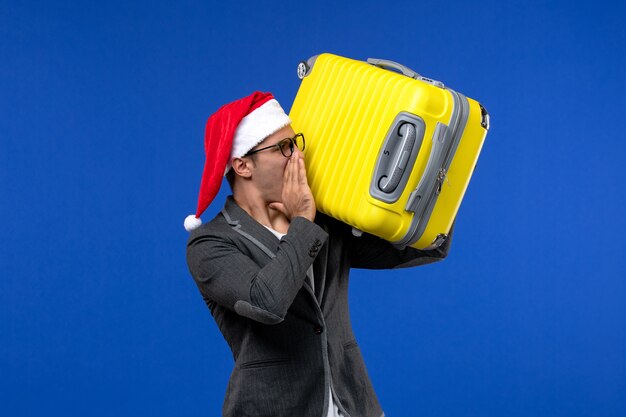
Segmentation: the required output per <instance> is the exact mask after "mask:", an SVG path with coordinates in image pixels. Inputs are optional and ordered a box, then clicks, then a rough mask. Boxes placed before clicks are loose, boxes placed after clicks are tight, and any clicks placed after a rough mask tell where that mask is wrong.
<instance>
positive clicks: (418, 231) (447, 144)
mask: <svg viewBox="0 0 626 417" xmlns="http://www.w3.org/2000/svg"><path fill="white" fill-rule="evenodd" d="M398 71H399V72H398ZM298 76H299V77H300V79H301V80H302V82H301V85H300V88H299V90H298V93H297V95H296V98H295V101H294V103H293V106H292V108H291V111H290V114H289V116H290V117H291V119H292V121H293V127H294V129H295V130H296V132H302V133H303V134H304V137H305V140H306V147H305V150H304V155H305V161H306V164H307V175H308V180H309V184H310V186H311V190H312V192H313V195H314V197H315V201H316V203H317V208H318V210H319V211H321V212H322V213H325V214H328V215H329V216H331V217H334V218H336V219H338V220H341V221H343V222H344V223H347V224H349V225H351V226H352V227H353V228H354V229H353V230H354V232H355V234H357V235H358V234H359V233H361V232H368V233H371V234H374V235H377V236H379V237H381V238H383V239H386V240H388V241H390V242H392V243H394V244H395V245H397V246H398V247H406V246H413V247H415V248H418V249H430V248H435V247H437V246H439V245H440V244H441V243H443V242H444V241H445V239H446V237H447V234H448V233H449V231H450V228H451V226H452V222H453V221H454V218H455V216H456V214H457V211H458V209H459V206H460V204H461V200H462V199H463V195H464V194H465V190H466V188H467V185H468V183H469V180H470V177H471V175H472V173H473V170H474V167H475V165H476V161H477V159H478V155H479V153H480V150H481V148H482V145H483V141H484V139H485V136H486V134H487V130H488V129H489V115H488V113H487V111H486V110H485V109H484V107H483V106H481V105H480V104H479V103H478V102H476V101H475V100H472V99H469V98H466V97H465V96H463V95H462V94H460V93H458V92H456V91H454V90H452V89H450V88H447V87H445V86H444V85H443V84H442V83H441V82H439V81H435V80H432V79H429V78H426V77H422V76H421V75H419V74H417V73H416V72H414V71H412V70H410V69H408V68H406V67H404V66H402V65H400V64H397V63H394V62H391V61H385V60H378V59H368V61H367V62H363V61H357V60H352V59H348V58H344V57H340V56H337V55H332V54H321V55H316V56H314V57H312V58H310V59H309V60H308V61H306V62H305V61H303V62H301V63H300V64H299V65H298Z"/></svg>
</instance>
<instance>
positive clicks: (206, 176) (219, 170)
mask: <svg viewBox="0 0 626 417" xmlns="http://www.w3.org/2000/svg"><path fill="white" fill-rule="evenodd" d="M289 124H291V120H290V119H289V116H287V114H285V112H284V111H283V109H282V107H281V106H280V104H279V103H278V101H276V99H274V96H273V95H272V93H261V92H259V91H255V92H254V93H252V94H250V95H249V96H247V97H244V98H241V99H239V100H236V101H234V102H232V103H229V104H226V105H224V106H222V107H220V109H219V110H218V111H217V112H215V113H213V114H212V115H211V116H210V117H209V119H208V120H207V123H206V127H205V130H204V152H205V156H206V160H205V163H204V171H203V173H202V181H201V183H200V193H199V195H198V207H197V210H196V214H195V215H193V214H192V215H189V216H187V218H186V219H185V222H184V225H185V230H187V231H188V232H190V231H192V230H194V229H196V228H198V227H200V225H201V224H202V220H200V216H201V215H202V213H203V212H204V211H205V210H206V209H207V207H209V205H210V204H211V202H212V201H213V199H214V198H215V196H216V195H217V192H218V191H219V188H220V185H221V184H222V177H223V176H224V175H226V173H227V172H228V170H229V169H230V168H231V161H232V160H233V159H234V158H241V157H242V156H243V155H245V154H246V153H247V152H248V151H249V150H250V149H252V148H254V147H255V146H256V145H258V144H259V143H260V142H261V141H263V139H265V138H267V137H268V136H270V135H271V134H273V133H275V132H277V131H279V130H280V129H282V128H283V127H285V126H287V125H289Z"/></svg>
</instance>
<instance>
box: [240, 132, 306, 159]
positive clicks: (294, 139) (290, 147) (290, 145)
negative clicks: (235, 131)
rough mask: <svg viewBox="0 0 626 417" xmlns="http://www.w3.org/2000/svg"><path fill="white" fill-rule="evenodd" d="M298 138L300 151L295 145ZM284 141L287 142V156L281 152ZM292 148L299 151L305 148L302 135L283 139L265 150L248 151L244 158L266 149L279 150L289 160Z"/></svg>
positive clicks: (298, 134)
mask: <svg viewBox="0 0 626 417" xmlns="http://www.w3.org/2000/svg"><path fill="white" fill-rule="evenodd" d="M298 137H300V138H301V139H302V149H300V148H299V147H298V143H297V139H298ZM286 141H289V148H288V149H289V152H290V153H289V155H285V152H283V146H284V145H285V143H286ZM294 146H295V147H296V148H298V149H300V150H301V151H303V150H304V147H305V146H306V143H305V141H304V134H303V133H296V134H295V136H294V137H292V138H285V139H283V140H281V141H279V142H278V143H275V144H273V145H270V146H266V147H265V148H261V149H255V150H253V151H248V152H247V153H246V154H245V155H244V157H246V156H250V155H254V154H255V153H257V152H261V151H264V150H266V149H271V148H278V150H280V153H282V154H283V156H284V157H285V158H289V157H290V156H291V155H293V148H294Z"/></svg>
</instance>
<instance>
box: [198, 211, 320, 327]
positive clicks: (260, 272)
mask: <svg viewBox="0 0 626 417" xmlns="http://www.w3.org/2000/svg"><path fill="white" fill-rule="evenodd" d="M327 238H328V234H327V233H326V232H325V231H324V230H323V229H322V228H320V227H319V226H317V225H316V224H315V223H312V222H310V221H308V220H306V219H305V218H303V217H297V218H295V219H294V220H293V221H292V222H291V225H290V226H289V231H288V233H287V234H286V235H285V236H283V238H282V239H281V240H280V244H279V247H278V251H277V252H276V254H275V255H276V256H275V257H273V258H272V259H271V260H270V261H269V262H267V264H265V265H264V266H263V267H261V266H259V265H258V264H257V263H256V262H255V261H253V260H252V259H251V258H250V257H249V256H247V255H246V254H244V253H243V252H242V251H241V250H240V249H239V248H238V247H237V245H236V244H235V242H234V241H232V240H229V239H228V238H226V237H224V236H217V235H215V234H204V235H200V236H198V237H197V238H195V239H192V240H190V242H189V244H188V245H187V264H188V266H189V271H190V272H191V275H192V276H193V278H194V280H195V282H196V284H197V285H198V289H199V290H200V292H201V293H202V296H203V297H204V298H205V300H210V301H213V302H215V303H217V304H219V305H221V306H223V307H225V308H227V309H229V310H232V311H234V312H236V313H237V314H239V315H242V316H245V317H248V318H250V319H252V320H256V321H259V322H261V323H264V324H277V323H280V322H281V321H283V320H284V318H285V315H286V314H287V310H288V309H289V307H290V306H291V304H292V302H293V300H294V298H295V297H296V294H297V293H298V291H299V290H300V288H301V287H302V285H303V283H304V279H305V277H306V272H307V270H308V269H309V267H310V266H311V264H312V263H313V261H314V260H315V258H316V256H317V253H318V251H319V248H320V247H321V246H323V245H324V243H325V242H326V240H327Z"/></svg>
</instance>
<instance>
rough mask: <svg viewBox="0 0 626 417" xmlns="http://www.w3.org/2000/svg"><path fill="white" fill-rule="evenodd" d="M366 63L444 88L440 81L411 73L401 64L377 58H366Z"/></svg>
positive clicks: (411, 71)
mask: <svg viewBox="0 0 626 417" xmlns="http://www.w3.org/2000/svg"><path fill="white" fill-rule="evenodd" d="M367 63H368V64H372V65H375V66H377V67H380V68H382V69H387V70H388V69H394V70H396V71H400V72H401V73H402V74H403V75H406V76H407V77H409V78H413V79H414V80H420V81H424V82H427V83H428V84H432V85H434V86H435V87H439V88H445V85H444V84H443V83H442V82H441V81H437V80H433V79H432V78H428V77H423V76H421V75H420V74H419V73H417V72H415V71H413V70H412V69H411V68H409V67H405V66H404V65H402V64H398V63H397V62H393V61H389V60H387V59H378V58H367Z"/></svg>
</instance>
